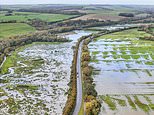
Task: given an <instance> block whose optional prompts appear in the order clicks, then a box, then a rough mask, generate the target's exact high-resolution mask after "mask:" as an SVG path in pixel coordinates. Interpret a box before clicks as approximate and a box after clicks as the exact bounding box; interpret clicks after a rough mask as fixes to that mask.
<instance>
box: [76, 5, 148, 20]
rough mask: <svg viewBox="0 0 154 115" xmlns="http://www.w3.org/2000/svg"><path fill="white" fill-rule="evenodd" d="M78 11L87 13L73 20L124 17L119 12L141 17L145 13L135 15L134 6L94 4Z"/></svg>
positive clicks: (120, 18) (117, 18) (116, 18)
mask: <svg viewBox="0 0 154 115" xmlns="http://www.w3.org/2000/svg"><path fill="white" fill-rule="evenodd" d="M80 12H86V13H88V14H87V15H84V16H81V17H78V18H74V19H73V20H79V19H81V20H88V19H98V20H104V21H105V20H111V21H119V20H122V19H125V18H126V17H123V16H119V13H121V12H123V13H134V14H135V16H138V17H141V16H142V17H143V16H146V15H147V14H146V13H145V14H142V13H141V14H140V15H137V14H136V13H137V11H136V10H135V9H134V8H126V7H124V6H114V5H113V6H112V5H111V6H98V7H97V6H94V7H85V8H84V10H82V11H80Z"/></svg>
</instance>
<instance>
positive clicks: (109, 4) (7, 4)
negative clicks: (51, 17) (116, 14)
mask: <svg viewBox="0 0 154 115" xmlns="http://www.w3.org/2000/svg"><path fill="white" fill-rule="evenodd" d="M0 5H139V6H147V5H148V6H153V5H154V4H103V3H102V4H100V3H96V4H88V3H85V4H84V3H82V4H75V3H69V4H68V3H67V4H58V3H57V4H56V3H55V4H52V3H41V4H35V3H34V4H24V3H23V4H22V3H16V4H0Z"/></svg>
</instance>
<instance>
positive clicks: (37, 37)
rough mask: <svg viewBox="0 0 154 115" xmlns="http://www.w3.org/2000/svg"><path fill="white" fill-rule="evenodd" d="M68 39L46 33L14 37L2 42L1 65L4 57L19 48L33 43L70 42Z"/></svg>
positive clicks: (0, 47)
mask: <svg viewBox="0 0 154 115" xmlns="http://www.w3.org/2000/svg"><path fill="white" fill-rule="evenodd" d="M68 41H69V40H68V39H66V38H61V37H59V36H57V35H55V34H52V33H49V32H47V31H44V32H36V33H29V34H26V35H20V36H13V37H9V38H6V39H4V40H0V64H1V63H2V61H3V60H4V57H5V56H7V55H9V54H10V52H11V51H14V50H15V49H16V48H17V47H20V46H23V45H26V44H31V43H32V42H68Z"/></svg>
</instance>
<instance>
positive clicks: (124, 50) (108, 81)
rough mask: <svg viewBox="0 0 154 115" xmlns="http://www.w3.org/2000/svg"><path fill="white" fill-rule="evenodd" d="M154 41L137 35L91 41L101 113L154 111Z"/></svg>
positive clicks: (109, 114) (92, 61) (133, 114)
mask: <svg viewBox="0 0 154 115" xmlns="http://www.w3.org/2000/svg"><path fill="white" fill-rule="evenodd" d="M153 45H154V43H153V42H149V41H142V40H138V39H136V38H135V39H127V40H123V39H122V40H120V39H118V38H117V39H115V38H114V39H105V38H104V39H99V40H97V41H94V42H92V43H90V44H89V50H90V54H91V58H92V59H91V63H90V65H91V66H92V67H93V68H94V69H93V77H94V82H95V84H96V86H95V88H96V91H97V92H98V98H99V99H100V100H101V102H102V109H101V113H100V114H101V115H102V114H106V115H113V114H116V115H130V114H131V115H136V114H139V115H145V114H150V115H152V114H154V111H153V110H154V53H153V52H154V48H153Z"/></svg>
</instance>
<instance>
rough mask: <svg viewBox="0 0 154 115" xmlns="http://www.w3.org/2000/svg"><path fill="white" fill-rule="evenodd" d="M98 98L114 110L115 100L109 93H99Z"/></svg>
mask: <svg viewBox="0 0 154 115" xmlns="http://www.w3.org/2000/svg"><path fill="white" fill-rule="evenodd" d="M100 98H101V99H102V100H103V101H104V102H105V103H106V104H108V106H109V107H110V109H111V110H116V109H117V108H116V104H115V102H114V101H113V100H112V98H111V97H110V96H109V95H105V96H104V95H101V96H100Z"/></svg>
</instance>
